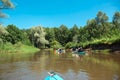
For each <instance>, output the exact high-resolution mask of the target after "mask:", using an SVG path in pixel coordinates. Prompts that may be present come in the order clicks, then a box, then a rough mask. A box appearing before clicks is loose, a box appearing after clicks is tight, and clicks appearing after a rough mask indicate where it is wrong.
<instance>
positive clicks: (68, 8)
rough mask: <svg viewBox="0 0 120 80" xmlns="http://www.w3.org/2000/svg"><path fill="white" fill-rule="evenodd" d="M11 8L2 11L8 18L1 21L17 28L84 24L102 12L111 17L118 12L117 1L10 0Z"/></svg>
mask: <svg viewBox="0 0 120 80" xmlns="http://www.w3.org/2000/svg"><path fill="white" fill-rule="evenodd" d="M12 2H14V4H15V5H16V8H15V9H9V10H3V12H4V13H7V14H8V15H9V18H6V19H1V20H2V22H3V24H4V25H5V26H6V25H8V24H14V25H16V26H17V27H19V28H20V29H23V28H24V29H28V28H31V27H33V26H39V25H41V26H43V27H59V26H60V25H61V24H64V25H66V26H68V27H72V26H73V25H74V24H77V25H78V26H85V24H86V21H87V20H90V19H92V18H95V17H96V14H97V12H98V11H103V12H104V13H106V14H107V16H108V17H109V21H111V20H112V17H113V14H114V12H116V11H120V5H119V3H120V0H12Z"/></svg>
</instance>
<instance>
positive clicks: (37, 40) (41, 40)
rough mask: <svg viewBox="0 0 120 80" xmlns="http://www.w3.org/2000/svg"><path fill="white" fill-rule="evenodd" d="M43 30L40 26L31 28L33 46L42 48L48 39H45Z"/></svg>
mask: <svg viewBox="0 0 120 80" xmlns="http://www.w3.org/2000/svg"><path fill="white" fill-rule="evenodd" d="M45 35H46V33H45V30H44V29H43V28H42V27H41V26H37V27H32V28H31V42H32V44H33V45H34V46H36V47H38V48H42V47H44V46H45V44H48V41H47V40H46V39H45Z"/></svg>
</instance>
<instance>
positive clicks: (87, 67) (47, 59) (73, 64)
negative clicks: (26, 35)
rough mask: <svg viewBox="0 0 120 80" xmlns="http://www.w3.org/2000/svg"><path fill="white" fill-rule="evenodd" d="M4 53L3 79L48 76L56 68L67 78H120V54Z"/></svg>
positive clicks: (37, 79) (0, 65)
mask: <svg viewBox="0 0 120 80" xmlns="http://www.w3.org/2000/svg"><path fill="white" fill-rule="evenodd" d="M5 54H6V55H4V54H3V55H2V54H1V55H0V80H44V78H45V77H46V76H47V75H48V74H47V72H49V71H55V72H56V73H57V74H59V75H60V76H61V77H63V78H64V80H120V55H119V54H114V55H113V54H110V55H102V54H93V55H89V56H83V57H82V58H77V57H73V56H72V53H71V52H66V53H65V54H62V55H58V54H55V53H53V51H49V50H41V51H40V52H38V53H35V54H29V55H23V54H17V53H16V54H7V53H5Z"/></svg>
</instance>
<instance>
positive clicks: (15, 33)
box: [6, 24, 24, 44]
mask: <svg viewBox="0 0 120 80" xmlns="http://www.w3.org/2000/svg"><path fill="white" fill-rule="evenodd" d="M6 30H7V31H8V32H9V34H8V35H7V36H6V40H7V41H8V42H11V43H12V44H15V43H17V42H22V40H23V39H24V37H23V33H22V31H21V30H20V29H19V28H17V27H16V26H15V25H13V24H12V25H8V26H7V28H6Z"/></svg>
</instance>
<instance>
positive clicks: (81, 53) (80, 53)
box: [77, 51, 86, 55]
mask: <svg viewBox="0 0 120 80" xmlns="http://www.w3.org/2000/svg"><path fill="white" fill-rule="evenodd" d="M85 53H86V52H84V51H82V52H77V54H79V55H85Z"/></svg>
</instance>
